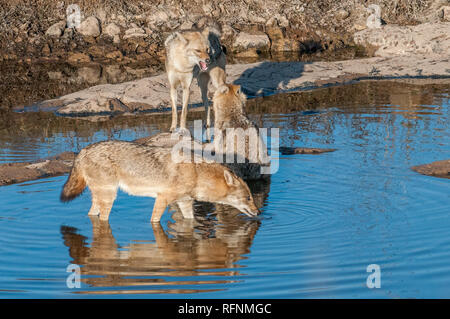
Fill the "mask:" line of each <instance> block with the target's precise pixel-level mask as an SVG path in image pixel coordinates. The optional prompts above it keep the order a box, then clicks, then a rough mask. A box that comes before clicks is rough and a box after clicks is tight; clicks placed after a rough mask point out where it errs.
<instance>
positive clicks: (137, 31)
mask: <svg viewBox="0 0 450 319" xmlns="http://www.w3.org/2000/svg"><path fill="white" fill-rule="evenodd" d="M146 36H147V34H146V33H145V30H144V29H142V28H130V29H128V30H126V31H125V35H124V36H123V38H124V39H125V40H126V39H130V38H140V37H146Z"/></svg>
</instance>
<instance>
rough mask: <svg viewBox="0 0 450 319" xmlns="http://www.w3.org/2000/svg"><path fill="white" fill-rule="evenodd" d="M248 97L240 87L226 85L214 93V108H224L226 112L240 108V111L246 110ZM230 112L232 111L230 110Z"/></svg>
mask: <svg viewBox="0 0 450 319" xmlns="http://www.w3.org/2000/svg"><path fill="white" fill-rule="evenodd" d="M246 101H247V97H246V96H245V94H244V93H243V92H242V90H241V86H240V85H236V84H224V85H221V86H219V88H218V89H217V90H216V92H215V93H214V97H213V103H214V107H218V108H219V109H220V108H223V109H224V110H227V109H230V107H231V106H232V107H233V108H235V109H236V108H239V109H240V111H242V110H243V109H244V106H245V103H246ZM228 111H230V110H228Z"/></svg>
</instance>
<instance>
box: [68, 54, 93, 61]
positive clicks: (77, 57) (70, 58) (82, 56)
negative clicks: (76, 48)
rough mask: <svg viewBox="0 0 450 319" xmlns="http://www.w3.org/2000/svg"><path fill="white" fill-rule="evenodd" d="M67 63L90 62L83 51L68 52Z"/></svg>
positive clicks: (89, 58)
mask: <svg viewBox="0 0 450 319" xmlns="http://www.w3.org/2000/svg"><path fill="white" fill-rule="evenodd" d="M67 61H68V62H69V63H88V62H91V57H90V56H89V55H87V54H84V53H73V52H71V53H69V56H68V57H67Z"/></svg>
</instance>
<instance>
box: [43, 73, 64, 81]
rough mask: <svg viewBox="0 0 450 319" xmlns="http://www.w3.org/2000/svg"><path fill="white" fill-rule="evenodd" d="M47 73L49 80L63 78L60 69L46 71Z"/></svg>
mask: <svg viewBox="0 0 450 319" xmlns="http://www.w3.org/2000/svg"><path fill="white" fill-rule="evenodd" d="M47 75H48V78H49V79H50V80H61V79H62V78H63V74H62V72H61V71H48V72H47Z"/></svg>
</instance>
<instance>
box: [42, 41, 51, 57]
mask: <svg viewBox="0 0 450 319" xmlns="http://www.w3.org/2000/svg"><path fill="white" fill-rule="evenodd" d="M51 52H52V50H51V48H50V45H49V44H48V43H46V44H44V47H43V48H42V54H43V55H49V54H50V53H51Z"/></svg>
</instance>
